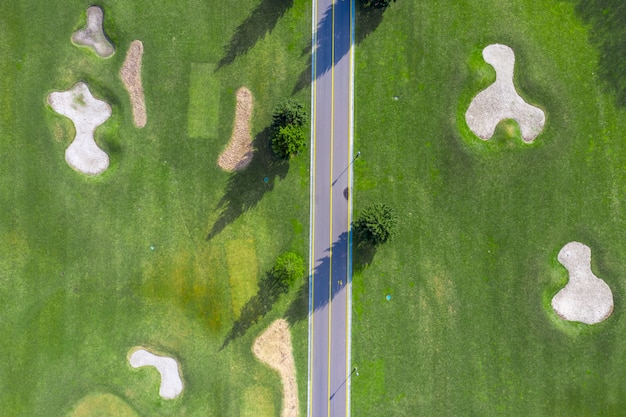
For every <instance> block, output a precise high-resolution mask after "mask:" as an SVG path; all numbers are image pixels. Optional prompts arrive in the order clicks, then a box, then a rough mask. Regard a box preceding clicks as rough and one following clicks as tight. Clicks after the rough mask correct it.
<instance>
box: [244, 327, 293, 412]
mask: <svg viewBox="0 0 626 417" xmlns="http://www.w3.org/2000/svg"><path fill="white" fill-rule="evenodd" d="M252 351H253V352H254V354H255V355H256V357H257V358H259V360H260V361H261V362H264V363H266V364H267V365H269V366H270V367H271V368H273V369H275V370H276V371H278V373H279V374H280V379H281V381H282V383H283V410H282V413H281V416H282V417H297V415H298V385H297V384H296V363H295V361H294V359H293V352H292V347H291V334H290V333H289V324H288V323H287V322H286V321H285V320H283V319H278V320H276V321H275V322H273V323H272V324H271V325H270V327H268V328H267V330H265V332H263V333H262V334H261V335H260V336H259V337H257V339H256V340H255V341H254V345H253V346H252Z"/></svg>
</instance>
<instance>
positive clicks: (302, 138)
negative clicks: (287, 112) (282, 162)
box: [272, 125, 306, 159]
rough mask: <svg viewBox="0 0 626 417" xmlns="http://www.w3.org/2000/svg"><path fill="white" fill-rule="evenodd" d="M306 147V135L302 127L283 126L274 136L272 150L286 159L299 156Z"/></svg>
mask: <svg viewBox="0 0 626 417" xmlns="http://www.w3.org/2000/svg"><path fill="white" fill-rule="evenodd" d="M305 146H306V133H305V131H304V128H303V127H302V126H296V125H287V126H283V127H280V128H279V129H278V130H277V131H276V132H275V134H274V135H273V136H272V150H273V151H274V153H275V154H276V155H278V156H279V157H281V158H284V159H287V158H291V157H292V156H294V155H297V154H298V153H299V152H300V151H302V150H303V149H304V148H305Z"/></svg>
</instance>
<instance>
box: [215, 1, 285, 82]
mask: <svg viewBox="0 0 626 417" xmlns="http://www.w3.org/2000/svg"><path fill="white" fill-rule="evenodd" d="M291 6H293V0H262V1H261V3H260V4H259V5H258V6H257V7H256V8H255V9H254V10H253V11H252V12H251V13H250V14H249V15H248V17H247V18H246V20H244V21H243V22H242V23H241V24H240V25H239V26H237V29H235V33H234V34H233V36H232V38H230V41H229V42H228V46H226V48H225V49H226V51H225V52H224V56H223V57H222V58H221V59H220V61H219V63H218V64H217V68H216V71H217V70H219V69H220V68H222V67H223V66H226V65H229V64H232V63H233V62H234V61H235V59H236V58H237V57H238V56H240V55H243V54H245V53H246V52H248V51H249V50H250V49H252V47H254V45H256V43H257V42H258V41H259V40H261V39H262V38H263V37H265V35H267V34H268V33H269V32H271V31H272V30H273V29H274V27H275V26H276V23H278V21H279V20H280V18H281V17H283V16H284V15H285V13H286V12H287V10H289V9H290V8H291Z"/></svg>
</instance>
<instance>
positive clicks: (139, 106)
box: [120, 40, 148, 127]
mask: <svg viewBox="0 0 626 417" xmlns="http://www.w3.org/2000/svg"><path fill="white" fill-rule="evenodd" d="M142 57H143V43H141V41H139V40H134V41H132V42H131V44H130V48H128V52H127V53H126V59H125V60H124V64H122V68H121V69H120V77H121V78H122V82H123V83H124V87H125V88H126V91H128V95H129V96H130V104H131V105H132V108H133V123H134V124H135V126H137V127H144V126H145V125H146V122H147V120H148V117H147V115H146V103H145V98H144V94H143V86H142V85H141V58H142Z"/></svg>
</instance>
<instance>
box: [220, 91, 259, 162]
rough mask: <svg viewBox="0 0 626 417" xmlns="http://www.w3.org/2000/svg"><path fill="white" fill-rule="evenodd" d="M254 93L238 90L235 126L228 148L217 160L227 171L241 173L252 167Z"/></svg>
mask: <svg viewBox="0 0 626 417" xmlns="http://www.w3.org/2000/svg"><path fill="white" fill-rule="evenodd" d="M252 107H253V99H252V93H251V92H250V90H248V89H247V88H246V87H241V88H240V89H239V90H237V107H236V109H235V126H234V128H233V134H232V136H231V137H230V142H228V146H227V147H226V149H225V150H224V152H222V153H221V154H220V156H219V158H218V159H217V164H218V165H219V166H220V168H222V169H223V170H225V171H229V172H232V171H239V170H242V169H244V168H245V167H247V166H248V165H250V162H251V161H252V156H253V155H254V149H253V148H252V134H251V133H250V118H251V117H252Z"/></svg>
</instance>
